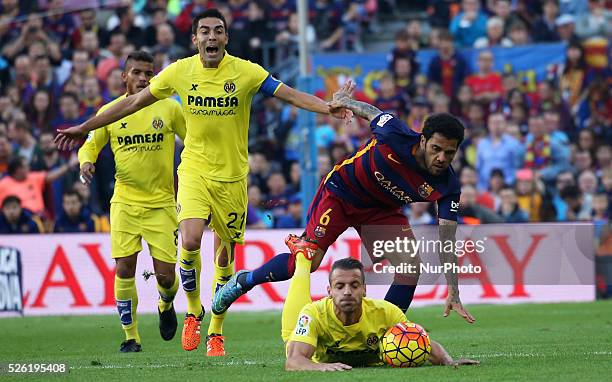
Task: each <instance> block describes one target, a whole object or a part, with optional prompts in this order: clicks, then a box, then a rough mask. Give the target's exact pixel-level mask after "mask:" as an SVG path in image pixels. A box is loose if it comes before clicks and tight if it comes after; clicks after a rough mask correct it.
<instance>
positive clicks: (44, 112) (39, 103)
mask: <svg viewBox="0 0 612 382" xmlns="http://www.w3.org/2000/svg"><path fill="white" fill-rule="evenodd" d="M53 109H54V107H53V104H52V103H51V95H50V94H49V92H48V91H47V90H44V89H40V90H37V91H36V92H35V93H34V95H33V96H32V99H31V100H30V102H28V104H27V105H26V115H27V117H28V123H29V124H30V126H32V130H33V131H34V132H35V133H36V135H39V134H40V133H41V132H43V131H50V130H51V121H52V120H53Z"/></svg>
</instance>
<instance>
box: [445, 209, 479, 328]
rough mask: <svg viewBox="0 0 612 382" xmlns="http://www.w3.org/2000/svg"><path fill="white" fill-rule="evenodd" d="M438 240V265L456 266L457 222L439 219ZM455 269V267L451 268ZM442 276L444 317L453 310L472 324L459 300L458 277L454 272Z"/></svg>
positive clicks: (473, 320) (468, 314)
mask: <svg viewBox="0 0 612 382" xmlns="http://www.w3.org/2000/svg"><path fill="white" fill-rule="evenodd" d="M439 220H440V222H439V223H438V224H439V226H438V228H439V240H440V242H441V243H442V246H441V247H442V251H440V254H439V255H440V264H441V265H444V264H447V263H450V264H453V265H457V256H456V255H455V251H454V249H455V245H456V244H455V241H456V238H455V233H456V231H457V222H456V221H453V220H447V219H439ZM449 241H450V242H451V243H453V245H452V247H451V246H447V245H446V243H447V242H449ZM449 247H451V248H452V250H450V251H446V250H445V249H447V248H449ZM453 268H455V267H453ZM444 276H445V277H446V283H447V285H448V297H447V298H446V303H445V305H444V317H446V316H448V314H449V313H450V311H451V310H454V311H455V312H457V314H459V315H460V316H461V317H463V319H465V320H466V321H467V322H469V323H470V324H473V323H474V322H475V321H476V319H474V317H473V316H472V315H471V314H470V313H469V312H468V311H467V310H466V309H465V308H463V305H462V304H461V299H460V298H459V280H458V275H457V273H455V272H454V271H452V270H451V271H447V272H445V274H444Z"/></svg>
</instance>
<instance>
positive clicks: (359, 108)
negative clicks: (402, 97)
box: [328, 81, 382, 122]
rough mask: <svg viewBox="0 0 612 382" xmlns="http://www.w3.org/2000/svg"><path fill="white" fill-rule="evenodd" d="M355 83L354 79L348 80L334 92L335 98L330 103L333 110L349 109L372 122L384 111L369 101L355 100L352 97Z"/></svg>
mask: <svg viewBox="0 0 612 382" xmlns="http://www.w3.org/2000/svg"><path fill="white" fill-rule="evenodd" d="M354 89H355V84H354V83H353V82H352V81H347V82H346V83H345V84H344V85H343V86H342V87H341V88H340V89H338V91H337V92H335V93H334V98H333V100H332V101H331V102H329V103H328V106H329V107H330V108H331V111H332V112H336V111H337V110H342V109H348V110H350V111H352V112H353V113H354V114H355V115H357V116H359V117H361V118H364V119H365V120H367V121H368V122H372V120H373V119H374V118H376V117H377V116H379V115H380V114H381V113H382V111H380V109H379V108H377V107H376V106H372V105H370V104H369V103H365V102H361V101H355V100H354V99H352V98H351V96H352V95H353V90H354Z"/></svg>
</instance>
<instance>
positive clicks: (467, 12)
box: [449, 0, 487, 47]
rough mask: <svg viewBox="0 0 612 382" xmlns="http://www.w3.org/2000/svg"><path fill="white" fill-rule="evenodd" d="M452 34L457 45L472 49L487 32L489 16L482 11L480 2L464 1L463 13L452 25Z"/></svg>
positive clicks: (454, 18)
mask: <svg viewBox="0 0 612 382" xmlns="http://www.w3.org/2000/svg"><path fill="white" fill-rule="evenodd" d="M449 30H450V32H451V33H452V34H453V37H454V39H455V41H456V42H457V44H459V45H460V46H463V47H470V46H473V45H474V42H475V41H476V40H477V39H478V38H479V37H484V36H485V35H486V32H487V16H486V15H485V14H484V13H483V12H482V11H481V10H480V1H478V0H462V1H461V12H459V14H458V15H457V16H455V17H453V20H452V21H451V23H450V27H449Z"/></svg>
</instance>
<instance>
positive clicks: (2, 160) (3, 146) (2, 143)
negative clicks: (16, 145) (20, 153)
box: [0, 133, 13, 179]
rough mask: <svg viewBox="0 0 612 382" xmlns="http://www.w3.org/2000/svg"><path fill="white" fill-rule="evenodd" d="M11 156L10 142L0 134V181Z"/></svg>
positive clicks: (4, 135)
mask: <svg viewBox="0 0 612 382" xmlns="http://www.w3.org/2000/svg"><path fill="white" fill-rule="evenodd" d="M12 154H13V149H12V147H11V142H10V141H9V139H8V137H7V136H6V134H4V133H0V179H1V178H2V177H4V175H5V174H6V171H7V170H8V164H9V161H10V159H11V155H12Z"/></svg>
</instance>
